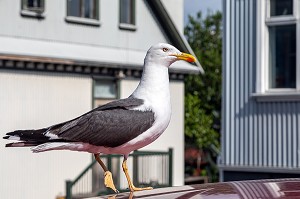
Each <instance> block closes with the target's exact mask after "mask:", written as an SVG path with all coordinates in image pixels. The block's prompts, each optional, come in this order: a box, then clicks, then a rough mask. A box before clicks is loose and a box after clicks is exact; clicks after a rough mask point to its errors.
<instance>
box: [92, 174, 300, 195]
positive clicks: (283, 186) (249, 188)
mask: <svg viewBox="0 0 300 199" xmlns="http://www.w3.org/2000/svg"><path fill="white" fill-rule="evenodd" d="M96 198H97V199H104V198H105V199H125V198H126V199H127V198H149V199H150V198H152V199H158V198H164V199H175V198H176V199H189V198H192V199H197V198H199V199H200V198H201V199H255V198H260V199H272V198H274V199H275V198H276V199H278V198H280V199H285V198H286V199H294V198H295V199H296V198H299V199H300V178H289V179H269V180H251V181H235V182H220V183H208V184H199V185H188V186H180V187H167V188H159V189H154V190H150V191H140V192H134V193H129V192H126V193H120V194H116V195H107V196H100V197H96ZM96 198H94V199H96Z"/></svg>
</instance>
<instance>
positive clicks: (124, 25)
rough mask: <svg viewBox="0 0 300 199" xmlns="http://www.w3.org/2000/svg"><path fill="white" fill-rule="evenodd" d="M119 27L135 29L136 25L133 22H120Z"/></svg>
mask: <svg viewBox="0 0 300 199" xmlns="http://www.w3.org/2000/svg"><path fill="white" fill-rule="evenodd" d="M119 28H120V29H122V30H131V31H136V25H134V24H128V23H120V24H119Z"/></svg>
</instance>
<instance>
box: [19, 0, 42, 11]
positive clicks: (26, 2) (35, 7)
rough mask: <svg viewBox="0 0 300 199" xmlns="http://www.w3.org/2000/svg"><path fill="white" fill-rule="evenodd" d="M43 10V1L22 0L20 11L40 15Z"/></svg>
mask: <svg viewBox="0 0 300 199" xmlns="http://www.w3.org/2000/svg"><path fill="white" fill-rule="evenodd" d="M44 9H45V3H44V0H23V1H22V10H28V11H33V12H38V13H42V12H44Z"/></svg>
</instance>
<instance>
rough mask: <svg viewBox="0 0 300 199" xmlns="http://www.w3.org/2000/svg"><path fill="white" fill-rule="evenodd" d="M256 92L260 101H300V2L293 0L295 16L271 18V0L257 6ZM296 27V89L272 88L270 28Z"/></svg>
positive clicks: (258, 3) (299, 0)
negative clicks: (270, 82) (270, 83)
mask: <svg viewBox="0 0 300 199" xmlns="http://www.w3.org/2000/svg"><path fill="white" fill-rule="evenodd" d="M256 6H257V7H256V13H257V20H256V22H257V24H256V25H257V26H256V49H257V51H256V89H255V90H256V91H255V93H254V94H253V96H254V97H257V99H258V101H294V100H297V101H299V100H300V19H299V14H300V0H293V15H284V16H281V15H280V16H272V17H271V16H270V0H261V1H258V2H257V5H256ZM280 25H296V88H270V86H269V80H270V77H269V70H270V66H269V27H271V26H280ZM273 99H274V100H273Z"/></svg>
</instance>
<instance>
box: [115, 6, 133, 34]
mask: <svg viewBox="0 0 300 199" xmlns="http://www.w3.org/2000/svg"><path fill="white" fill-rule="evenodd" d="M121 1H122V0H119V28H120V29H123V30H132V31H134V30H136V1H135V0H131V1H132V9H131V10H133V11H132V16H133V17H132V18H133V23H124V22H121V21H122V15H121V11H122V7H121Z"/></svg>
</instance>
